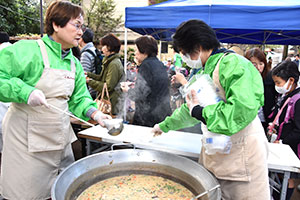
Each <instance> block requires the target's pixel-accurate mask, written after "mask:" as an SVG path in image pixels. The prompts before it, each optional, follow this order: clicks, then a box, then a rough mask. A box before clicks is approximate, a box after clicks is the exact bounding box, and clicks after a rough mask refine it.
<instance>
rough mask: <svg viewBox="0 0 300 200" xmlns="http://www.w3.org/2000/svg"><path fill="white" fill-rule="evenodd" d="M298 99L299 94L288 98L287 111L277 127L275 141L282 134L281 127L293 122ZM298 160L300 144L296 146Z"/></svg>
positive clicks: (299, 97)
mask: <svg viewBox="0 0 300 200" xmlns="http://www.w3.org/2000/svg"><path fill="white" fill-rule="evenodd" d="M299 99H300V93H297V94H295V95H294V96H292V97H290V98H288V99H287V100H286V101H287V109H286V114H285V117H284V120H283V122H281V124H280V125H279V130H278V135H277V140H279V138H280V136H281V132H282V128H283V125H284V124H286V123H288V122H289V120H290V119H292V120H294V113H295V103H296V102H297V101H298V100H299ZM297 156H298V158H300V144H298V155H297Z"/></svg>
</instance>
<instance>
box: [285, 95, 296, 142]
mask: <svg viewBox="0 0 300 200" xmlns="http://www.w3.org/2000/svg"><path fill="white" fill-rule="evenodd" d="M293 123H294V125H293V129H292V130H291V131H290V132H289V134H288V135H287V136H286V137H285V138H284V139H283V140H282V142H283V143H284V144H294V145H297V144H299V143H300V100H298V101H297V102H296V103H295V111H294V120H293Z"/></svg>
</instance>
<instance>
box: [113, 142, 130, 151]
mask: <svg viewBox="0 0 300 200" xmlns="http://www.w3.org/2000/svg"><path fill="white" fill-rule="evenodd" d="M115 146H128V147H132V148H133V149H135V145H134V144H131V143H124V142H122V143H116V144H112V145H111V147H110V149H111V150H112V151H113V150H114V147H115Z"/></svg>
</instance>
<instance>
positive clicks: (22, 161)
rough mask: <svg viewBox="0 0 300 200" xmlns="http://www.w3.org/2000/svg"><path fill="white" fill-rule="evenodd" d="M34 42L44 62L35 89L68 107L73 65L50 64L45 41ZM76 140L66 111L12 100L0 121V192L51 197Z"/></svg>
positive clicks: (22, 198) (27, 198)
mask: <svg viewBox="0 0 300 200" xmlns="http://www.w3.org/2000/svg"><path fill="white" fill-rule="evenodd" d="M38 43H39V46H40V49H41V52H42V56H43V61H44V65H45V67H44V71H43V74H42V76H41V78H40V80H39V81H38V83H37V84H36V86H35V88H37V89H40V90H41V91H43V93H44V94H45V96H46V99H47V102H48V103H49V104H52V105H54V106H57V107H59V108H60V109H62V110H67V109H68V100H69V97H70V96H71V95H72V92H73V90H74V82H75V81H74V80H75V70H76V68H75V64H74V62H72V61H71V71H68V70H60V69H52V68H50V65H49V61H48V56H47V52H46V47H45V44H44V43H43V42H42V40H38ZM75 140H76V136H75V134H74V132H73V129H72V127H71V124H70V118H69V116H67V115H65V114H61V113H59V112H57V111H56V110H51V109H49V108H46V107H45V106H37V107H31V106H29V105H27V104H25V103H22V104H20V103H12V104H11V106H10V108H9V110H8V112H7V114H6V116H5V118H4V122H3V141H4V143H3V153H2V168H1V189H2V196H3V197H4V198H6V199H9V200H31V199H36V200H42V199H48V198H50V190H51V186H52V184H53V182H54V180H55V178H56V177H57V175H58V173H59V172H60V171H61V170H63V169H64V168H65V167H67V166H68V165H70V164H71V163H72V162H74V156H73V152H72V147H71V143H72V142H74V141H75Z"/></svg>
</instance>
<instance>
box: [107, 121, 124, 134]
mask: <svg viewBox="0 0 300 200" xmlns="http://www.w3.org/2000/svg"><path fill="white" fill-rule="evenodd" d="M103 123H104V125H105V127H106V128H107V130H108V134H109V135H112V136H117V135H119V134H120V133H121V132H122V131H123V128H124V125H123V119H117V118H116V119H106V120H103Z"/></svg>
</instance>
